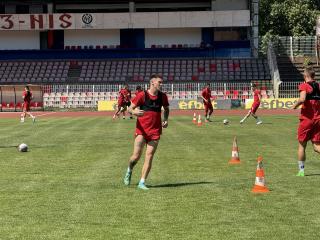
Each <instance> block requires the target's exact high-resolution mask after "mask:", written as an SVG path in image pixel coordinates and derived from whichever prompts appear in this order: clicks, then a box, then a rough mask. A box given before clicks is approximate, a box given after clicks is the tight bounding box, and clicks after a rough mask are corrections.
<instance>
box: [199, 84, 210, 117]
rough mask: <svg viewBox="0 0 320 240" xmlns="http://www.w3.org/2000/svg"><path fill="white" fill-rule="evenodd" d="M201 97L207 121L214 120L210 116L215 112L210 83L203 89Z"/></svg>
mask: <svg viewBox="0 0 320 240" xmlns="http://www.w3.org/2000/svg"><path fill="white" fill-rule="evenodd" d="M201 98H202V99H203V105H204V112H205V116H206V120H205V121H206V122H212V121H211V120H210V116H211V115H212V113H213V106H212V103H211V89H210V84H209V83H208V84H207V85H206V87H205V88H204V89H203V90H202V93H201Z"/></svg>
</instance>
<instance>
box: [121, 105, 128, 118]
mask: <svg viewBox="0 0 320 240" xmlns="http://www.w3.org/2000/svg"><path fill="white" fill-rule="evenodd" d="M126 111H127V105H124V106H122V108H121V112H122V119H126Z"/></svg>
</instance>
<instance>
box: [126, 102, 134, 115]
mask: <svg viewBox="0 0 320 240" xmlns="http://www.w3.org/2000/svg"><path fill="white" fill-rule="evenodd" d="M130 105H131V102H128V103H127V108H129V107H130ZM129 116H130V119H133V117H132V113H129Z"/></svg>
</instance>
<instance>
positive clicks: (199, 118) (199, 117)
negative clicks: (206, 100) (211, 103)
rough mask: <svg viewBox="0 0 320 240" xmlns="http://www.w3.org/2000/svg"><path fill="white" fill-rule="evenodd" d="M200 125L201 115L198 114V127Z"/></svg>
mask: <svg viewBox="0 0 320 240" xmlns="http://www.w3.org/2000/svg"><path fill="white" fill-rule="evenodd" d="M200 126H202V121H201V115H200V114H199V116H198V127H200Z"/></svg>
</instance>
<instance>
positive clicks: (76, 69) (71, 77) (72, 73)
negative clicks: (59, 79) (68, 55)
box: [67, 65, 81, 83]
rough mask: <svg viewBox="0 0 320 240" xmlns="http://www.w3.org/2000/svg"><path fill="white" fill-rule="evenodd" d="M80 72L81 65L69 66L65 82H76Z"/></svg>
mask: <svg viewBox="0 0 320 240" xmlns="http://www.w3.org/2000/svg"><path fill="white" fill-rule="evenodd" d="M80 73H81V66H77V65H74V66H72V65H71V66H70V68H69V71H68V78H67V82H69V83H76V82H78V80H79V77H80Z"/></svg>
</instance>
